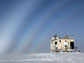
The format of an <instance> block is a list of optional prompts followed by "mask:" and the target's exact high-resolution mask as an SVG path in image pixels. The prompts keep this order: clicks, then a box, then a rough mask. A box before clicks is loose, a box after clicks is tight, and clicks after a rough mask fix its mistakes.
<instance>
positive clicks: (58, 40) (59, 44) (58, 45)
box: [50, 39, 74, 50]
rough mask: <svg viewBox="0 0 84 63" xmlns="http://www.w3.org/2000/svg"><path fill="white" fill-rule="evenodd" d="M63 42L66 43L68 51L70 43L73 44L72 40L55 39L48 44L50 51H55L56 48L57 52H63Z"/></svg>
mask: <svg viewBox="0 0 84 63" xmlns="http://www.w3.org/2000/svg"><path fill="white" fill-rule="evenodd" d="M60 41H61V42H60ZM55 42H57V45H55ZM64 42H67V43H68V47H67V48H68V49H70V42H74V39H57V40H52V41H51V43H50V48H51V50H55V47H58V49H59V50H65V46H64Z"/></svg>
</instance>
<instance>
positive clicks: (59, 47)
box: [50, 35, 74, 52]
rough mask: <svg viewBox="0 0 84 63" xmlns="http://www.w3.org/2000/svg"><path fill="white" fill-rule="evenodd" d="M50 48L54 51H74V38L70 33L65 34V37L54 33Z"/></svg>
mask: <svg viewBox="0 0 84 63" xmlns="http://www.w3.org/2000/svg"><path fill="white" fill-rule="evenodd" d="M50 49H51V51H53V52H60V51H63V52H73V51H74V38H73V37H72V36H68V35H65V36H63V37H61V36H58V35H54V36H53V37H52V39H51V42H50Z"/></svg>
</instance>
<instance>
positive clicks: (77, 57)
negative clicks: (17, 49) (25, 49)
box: [0, 53, 84, 63]
mask: <svg viewBox="0 0 84 63" xmlns="http://www.w3.org/2000/svg"><path fill="white" fill-rule="evenodd" d="M0 63H84V54H83V53H36V54H29V55H5V56H0Z"/></svg>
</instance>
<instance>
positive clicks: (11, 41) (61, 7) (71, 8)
mask: <svg viewBox="0 0 84 63" xmlns="http://www.w3.org/2000/svg"><path fill="white" fill-rule="evenodd" d="M55 34H60V35H65V34H68V35H73V36H74V38H75V46H77V47H78V49H79V50H80V51H84V0H0V54H28V53H43V52H50V40H51V38H52V36H53V35H55Z"/></svg>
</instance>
